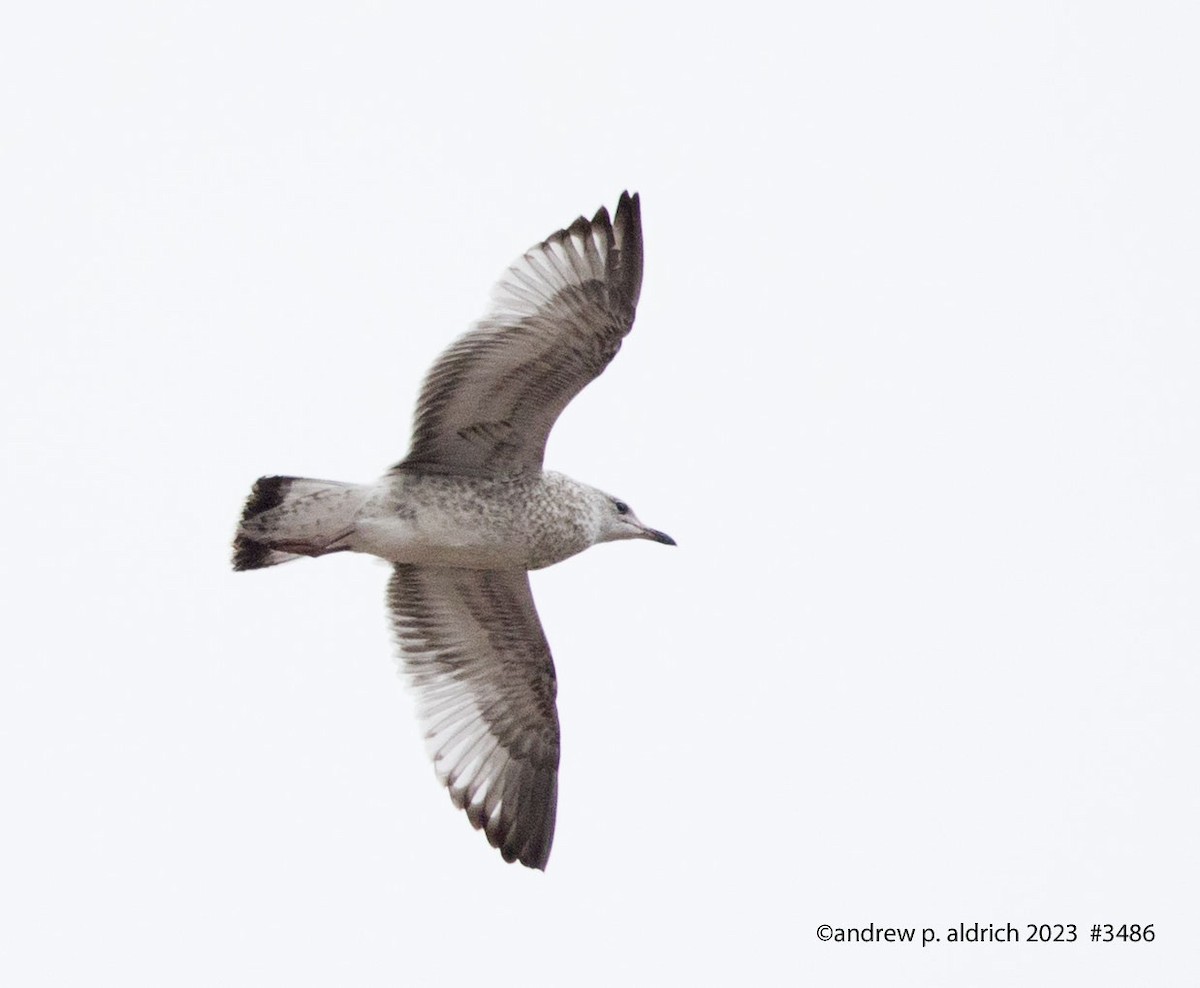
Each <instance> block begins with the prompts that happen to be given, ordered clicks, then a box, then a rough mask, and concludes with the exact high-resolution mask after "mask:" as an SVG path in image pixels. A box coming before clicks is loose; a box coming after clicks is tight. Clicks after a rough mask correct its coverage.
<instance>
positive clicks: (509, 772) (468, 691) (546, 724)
mask: <svg viewBox="0 0 1200 988" xmlns="http://www.w3.org/2000/svg"><path fill="white" fill-rule="evenodd" d="M388 604H389V605H390V610H391V615H392V625H393V628H394V630H395V634H396V641H397V643H398V644H399V646H400V653H401V659H402V665H403V668H404V671H405V672H406V673H407V675H408V679H409V682H410V683H411V685H412V686H413V688H414V689H415V691H416V694H417V707H418V712H419V714H420V718H421V721H422V723H423V725H424V727H425V739H426V744H427V746H428V749H429V753H430V755H432V757H433V763H434V768H435V769H436V770H437V774H438V777H439V778H440V779H441V780H442V782H443V783H444V784H445V785H446V786H447V787H448V788H449V790H450V798H451V799H452V800H453V801H454V805H455V806H457V807H459V808H460V809H462V810H465V811H466V813H467V817H468V818H469V819H470V821H471V823H472V824H473V825H474V826H475V827H476V828H477V829H478V828H481V827H482V828H483V830H484V832H485V833H486V834H487V838H488V840H489V841H490V842H491V844H492V846H493V847H496V848H499V849H500V853H501V854H502V855H503V856H504V860H506V861H513V860H517V861H520V862H521V863H522V864H524V865H528V866H529V867H531V868H545V866H546V860H547V858H549V856H550V844H551V842H552V841H553V839H554V815H555V808H556V806H557V795H558V753H559V735H558V713H557V711H556V710H555V706H554V696H555V693H556V692H557V684H556V680H555V677H554V663H553V661H552V660H551V658H550V647H549V646H548V645H547V644H546V636H545V635H544V634H543V633H542V626H541V622H540V621H538V616H537V610H536V609H535V608H534V605H533V595H532V594H531V593H530V590H529V577H528V576H527V575H526V574H525V573H524V572H523V571H521V570H468V569H455V568H449V567H432V566H410V565H397V566H396V567H395V569H394V570H393V573H392V578H391V582H390V583H389V584H388Z"/></svg>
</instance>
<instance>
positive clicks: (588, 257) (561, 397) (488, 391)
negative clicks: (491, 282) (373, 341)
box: [397, 192, 642, 475]
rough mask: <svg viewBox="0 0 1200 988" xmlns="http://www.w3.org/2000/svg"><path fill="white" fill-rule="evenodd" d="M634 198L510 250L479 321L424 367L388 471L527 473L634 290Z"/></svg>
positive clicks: (619, 327) (638, 276) (607, 348)
mask: <svg viewBox="0 0 1200 988" xmlns="http://www.w3.org/2000/svg"><path fill="white" fill-rule="evenodd" d="M640 209H641V207H640V203H639V201H638V197H637V195H632V196H631V195H630V194H629V193H628V192H625V193H622V195H621V198H620V201H619V202H618V203H617V211H616V215H615V218H614V219H612V220H611V221H610V219H609V214H608V210H607V209H603V208H602V209H601V210H600V211H599V212H598V213H596V215H595V216H594V217H593V218H592V219H591V220H590V221H589V220H586V219H584V218H583V217H582V216H581V217H580V218H579V219H577V220H576V221H575V222H574V223H572V224H571V225H570V226H569V227H567V228H566V229H565V230H560V231H558V233H555V234H554V235H553V236H551V237H549V238H547V239H546V240H545V241H543V242H542V243H540V244H538V245H537V246H536V247H533V248H531V249H530V250H529V251H528V252H526V254H525V255H524V256H523V257H521V258H520V259H519V260H518V261H517V262H516V263H515V264H513V265H512V267H510V268H509V270H508V271H507V272H506V274H505V275H504V277H503V278H502V279H501V280H500V282H499V284H498V285H497V286H496V288H495V290H494V292H493V299H492V306H491V308H490V309H489V311H488V312H487V314H486V315H485V316H484V318H483V319H482V320H481V321H480V322H479V323H478V324H476V326H475V327H474V328H473V329H471V330H470V331H469V332H468V333H467V334H466V335H464V336H462V337H461V338H460V339H459V340H458V341H457V342H455V343H453V344H452V345H451V346H450V347H449V348H448V349H447V350H446V351H445V352H444V353H443V354H442V355H441V356H440V357H439V358H438V360H437V362H436V363H435V364H434V365H433V367H432V369H431V370H430V371H429V374H428V376H427V377H426V379H425V383H424V386H423V387H422V390H421V396H420V398H419V400H418V402H417V411H416V422H415V426H414V429H413V441H412V446H411V448H410V450H409V453H408V456H407V457H405V459H404V460H403V461H402V462H401V463H399V464H398V465H397V469H400V470H403V469H409V468H413V469H420V470H424V471H441V472H446V473H458V474H474V475H488V474H499V473H511V472H517V471H521V470H539V469H541V466H542V457H543V455H544V454H545V450H546V439H547V437H548V436H549V434H550V429H551V428H552V427H553V425H554V423H555V421H556V420H557V419H558V416H559V415H560V414H561V412H562V410H563V409H564V408H566V406H567V404H568V403H569V402H570V401H571V399H572V398H574V397H575V395H577V394H578V393H579V392H580V391H582V390H583V388H584V387H585V386H586V385H587V384H588V382H590V381H592V380H594V379H595V378H596V377H597V376H599V374H600V373H601V372H602V371H603V370H604V368H605V367H607V366H608V363H609V361H611V360H612V358H613V357H614V356H615V355H616V353H617V351H618V350H619V349H620V347H621V341H622V340H623V339H624V338H625V336H626V335H627V334H628V333H629V330H630V328H631V327H632V326H633V318H634V313H635V311H636V309H637V302H638V295H639V293H640V292H641V287H642V223H641V211H640Z"/></svg>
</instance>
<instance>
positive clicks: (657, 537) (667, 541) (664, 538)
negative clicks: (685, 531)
mask: <svg viewBox="0 0 1200 988" xmlns="http://www.w3.org/2000/svg"><path fill="white" fill-rule="evenodd" d="M654 541H655V542H661V543H662V544H663V545H676V544H677V543H676V542H675V540H674V539H673V538H671V536H669V535H668V534H667V533H666V532H658V531H656V532H655V533H654Z"/></svg>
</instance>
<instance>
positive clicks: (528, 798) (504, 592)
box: [233, 192, 675, 869]
mask: <svg viewBox="0 0 1200 988" xmlns="http://www.w3.org/2000/svg"><path fill="white" fill-rule="evenodd" d="M641 285H642V224H641V211H640V205H639V202H638V197H637V196H636V195H632V196H631V195H630V194H629V193H628V192H626V193H623V194H622V195H621V198H620V201H619V202H618V203H617V210H616V213H615V215H614V216H613V217H612V218H611V219H610V217H609V213H608V210H607V209H604V208H601V209H600V211H599V212H598V213H596V215H595V216H594V217H592V219H591V220H587V219H585V218H584V217H582V216H581V217H580V218H579V219H577V220H576V221H575V222H574V223H572V224H571V225H570V226H569V227H567V228H566V229H565V230H559V231H558V232H557V233H555V234H553V235H552V236H550V237H548V238H547V239H546V240H544V241H543V242H542V243H540V244H538V245H537V246H535V247H532V248H531V249H530V250H529V251H527V252H526V253H525V255H524V256H522V257H521V258H520V259H519V260H517V262H516V263H515V264H513V265H512V267H510V268H509V269H508V271H507V272H506V273H505V275H504V276H503V278H501V280H500V282H499V284H497V285H496V287H495V289H494V290H493V293H492V302H491V306H490V308H489V310H488V312H487V313H486V315H484V317H483V319H482V320H481V321H480V322H478V323H477V324H476V325H475V326H474V327H473V328H472V329H471V330H470V331H469V332H467V333H466V334H465V335H464V336H462V337H461V338H459V339H458V340H457V341H456V342H455V343H453V344H451V346H450V347H449V348H448V349H447V350H446V351H445V352H444V353H442V355H441V356H440V357H439V358H438V359H437V361H436V362H435V363H434V365H433V367H432V368H431V369H430V371H429V374H428V375H427V376H426V378H425V383H424V385H423V387H422V389H421V395H420V398H419V400H418V402H417V410H416V420H415V424H414V428H413V437H412V445H411V447H410V448H409V451H408V455H407V456H406V457H405V458H404V459H403V460H401V461H400V462H399V463H397V464H396V465H395V466H394V467H392V469H391V470H389V471H388V472H387V473H386V474H385V475H384V476H383V477H382V478H381V479H380V480H378V481H376V482H375V483H373V484H346V483H338V482H335V481H326V480H308V479H305V478H301V477H262V478H260V479H259V480H258V482H257V483H255V485H254V488H253V490H252V491H251V492H250V496H249V498H248V499H247V501H246V506H245V509H244V510H243V513H242V518H241V521H240V523H239V525H238V529H237V535H236V537H235V540H234V544H233V567H234V569H237V570H250V569H261V568H263V567H267V566H275V565H277V564H279V563H285V562H289V561H291V560H293V559H299V558H301V557H303V556H324V555H327V554H328V553H331V552H346V551H349V552H365V553H368V554H370V555H373V556H379V557H380V558H382V559H385V560H387V561H388V562H390V563H391V564H392V567H393V569H392V576H391V580H390V581H389V583H388V591H387V600H388V607H389V609H390V612H391V620H392V627H393V630H394V633H395V638H396V642H397V645H398V647H399V651H400V656H401V665H402V669H403V672H404V673H405V674H406V676H407V679H408V681H409V683H410V685H411V686H412V687H413V689H414V691H415V693H416V697H417V707H418V714H419V716H420V719H421V722H422V725H423V727H424V729H425V739H426V742H427V746H428V750H429V753H430V755H431V757H432V758H433V763H434V768H435V769H436V771H437V774H438V777H439V778H440V779H441V781H442V783H443V784H444V785H445V786H446V787H447V788H448V789H449V791H450V798H451V799H452V800H453V801H454V805H455V806H457V807H458V808H459V809H461V810H464V811H465V812H466V814H467V818H468V819H469V820H470V821H471V823H472V824H473V825H474V826H475V827H476V828H477V829H480V828H481V829H482V830H483V831H484V833H485V834H486V835H487V838H488V841H489V842H490V843H491V844H492V846H493V847H496V848H498V849H499V850H500V853H501V854H502V855H503V857H504V860H506V861H520V862H521V864H523V865H527V866H528V867H531V868H542V869H544V868H545V866H546V861H547V859H548V858H549V856H550V845H551V842H552V841H553V839H554V819H555V808H556V805H557V794H558V758H559V730H558V712H557V710H556V708H555V703H554V698H555V693H556V692H557V686H556V680H555V675H554V663H553V661H552V659H551V657H550V646H549V645H548V644H547V643H546V636H545V634H543V632H542V626H541V622H540V621H539V620H538V615H537V610H536V608H535V607H534V603H533V596H532V594H531V593H530V589H529V577H528V575H527V571H528V570H531V569H540V568H542V567H543V566H550V565H552V564H554V563H557V562H560V561H561V560H563V559H566V558H568V557H569V556H573V555H575V554H576V553H578V552H582V551H583V550H584V549H586V548H588V547H589V546H593V545H596V544H597V543H600V542H612V541H616V540H618V539H649V540H651V541H653V542H661V543H663V544H664V545H674V544H675V542H674V540H673V539H672V538H671V537H670V536H669V535H666V534H664V533H663V532H660V531H657V530H655V529H653V528H650V527H649V526H647V525H644V524H642V522H641V521H639V520H638V517H637V515H635V514H634V513H633V511H632V510H631V509H630V507H629V505H628V504H626V503H625V502H624V501H622V500H620V499H619V498H616V497H613V496H612V495H610V494H606V493H604V492H603V491H600V490H597V489H596V488H594V487H589V486H588V485H587V484H582V483H580V482H579V481H577V480H572V479H571V478H570V477H566V476H564V475H563V474H559V473H552V472H549V471H544V470H543V469H542V459H543V454H544V453H545V449H546V439H547V437H548V436H549V434H550V429H551V428H552V427H553V425H554V422H555V420H556V419H557V418H558V416H559V414H560V413H561V412H562V410H563V409H564V408H565V407H566V406H567V403H568V402H569V401H570V400H571V399H572V398H574V397H575V396H576V395H577V394H579V392H580V391H582V390H583V388H584V387H585V386H586V385H587V384H588V382H589V381H591V380H592V379H593V378H595V377H597V376H599V374H600V373H601V372H602V371H603V370H604V368H605V367H607V366H608V362H609V361H610V360H612V358H613V357H614V356H615V355H616V353H617V350H619V349H620V347H621V341H622V339H624V338H625V336H626V335H627V334H628V333H629V330H630V328H631V327H632V326H633V317H634V311H635V309H636V307H637V302H638V295H639V293H640V291H641Z"/></svg>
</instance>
